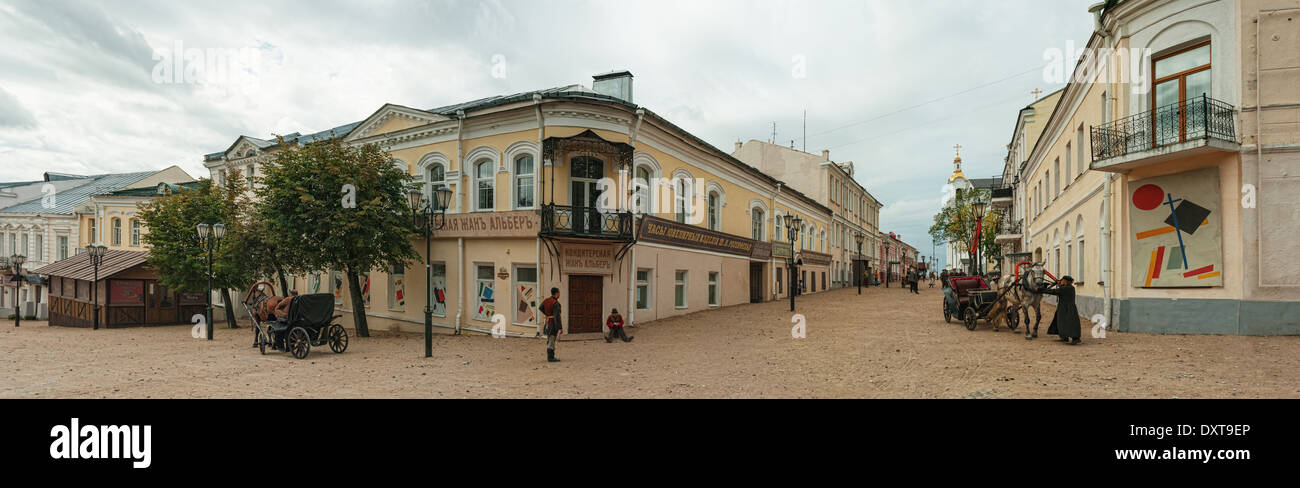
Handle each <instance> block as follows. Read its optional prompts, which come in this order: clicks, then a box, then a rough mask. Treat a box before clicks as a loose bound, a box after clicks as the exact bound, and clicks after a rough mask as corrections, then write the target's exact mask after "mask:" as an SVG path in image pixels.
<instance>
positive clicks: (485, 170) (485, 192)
mask: <svg viewBox="0 0 1300 488" xmlns="http://www.w3.org/2000/svg"><path fill="white" fill-rule="evenodd" d="M474 181H475V188H476V191H477V193H478V198H476V199H475V200H474V203H475V205H474V210H496V199H495V196H494V194H495V190H496V165H495V164H493V163H492V161H491V160H486V159H484V160H480V161H479V162H478V163H477V164H475V165H474Z"/></svg>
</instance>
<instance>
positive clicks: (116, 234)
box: [112, 217, 122, 246]
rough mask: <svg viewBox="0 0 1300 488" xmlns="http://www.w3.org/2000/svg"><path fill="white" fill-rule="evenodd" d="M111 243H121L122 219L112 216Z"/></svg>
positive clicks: (117, 244) (115, 244)
mask: <svg viewBox="0 0 1300 488" xmlns="http://www.w3.org/2000/svg"><path fill="white" fill-rule="evenodd" d="M112 236H113V245H114V246H120V245H122V219H119V218H116V217H114V218H113V234H112Z"/></svg>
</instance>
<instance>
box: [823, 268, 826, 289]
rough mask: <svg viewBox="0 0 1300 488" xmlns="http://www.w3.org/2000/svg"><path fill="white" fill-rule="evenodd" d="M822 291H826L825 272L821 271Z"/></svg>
mask: <svg viewBox="0 0 1300 488" xmlns="http://www.w3.org/2000/svg"><path fill="white" fill-rule="evenodd" d="M822 289H823V290H825V289H826V272H825V271H822Z"/></svg>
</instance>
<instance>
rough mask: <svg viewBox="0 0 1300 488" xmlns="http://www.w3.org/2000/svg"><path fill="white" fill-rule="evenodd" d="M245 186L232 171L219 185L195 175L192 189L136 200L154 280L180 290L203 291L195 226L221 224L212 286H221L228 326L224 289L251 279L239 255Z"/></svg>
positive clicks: (229, 306)
mask: <svg viewBox="0 0 1300 488" xmlns="http://www.w3.org/2000/svg"><path fill="white" fill-rule="evenodd" d="M246 191H247V187H246V186H245V184H244V179H243V177H242V176H241V175H240V174H239V172H238V171H233V172H231V174H230V175H229V177H228V178H227V184H226V185H225V186H224V187H218V186H216V185H213V184H212V181H211V180H206V179H205V180H200V181H199V183H198V185H197V186H195V187H193V188H185V189H182V190H180V191H176V192H173V193H171V194H169V195H166V196H162V197H159V198H156V199H153V200H151V201H148V202H142V203H141V204H140V205H139V207H138V208H139V210H140V220H141V222H142V223H143V224H144V225H145V226H146V227H147V228H148V229H149V232H148V233H147V234H145V235H144V236H143V240H144V242H145V244H146V245H148V246H149V265H150V266H153V268H154V269H155V270H157V271H158V281H159V282H160V283H161V284H163V285H165V286H167V287H169V288H171V289H173V290H176V291H178V292H182V293H207V292H208V277H207V253H206V251H205V250H204V249H203V248H202V247H201V246H200V245H199V241H198V238H197V235H196V230H195V227H196V226H197V225H198V224H200V223H208V224H216V223H224V224H225V225H226V235H225V239H224V240H223V241H222V245H221V249H220V250H218V251H217V252H215V253H213V256H212V286H213V287H214V288H216V289H218V290H221V297H222V301H223V302H225V310H226V321H227V324H229V327H230V328H232V329H234V328H238V323H237V322H236V319H235V305H234V302H233V301H231V299H230V291H229V290H230V289H231V288H234V289H243V288H244V287H246V286H248V285H249V284H251V283H252V281H253V279H252V277H253V276H256V275H254V274H252V273H251V269H250V261H249V260H248V259H247V258H246V257H244V256H242V255H241V253H240V246H239V245H232V244H235V243H238V242H240V241H241V240H242V239H243V232H244V229H245V225H244V224H245V223H246V219H243V218H241V215H243V214H246V208H247V200H246V197H245V194H246Z"/></svg>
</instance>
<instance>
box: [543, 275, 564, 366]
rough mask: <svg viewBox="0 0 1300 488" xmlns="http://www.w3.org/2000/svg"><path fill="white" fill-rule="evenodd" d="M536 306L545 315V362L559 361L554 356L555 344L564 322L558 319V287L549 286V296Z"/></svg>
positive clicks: (562, 329) (559, 311)
mask: <svg viewBox="0 0 1300 488" xmlns="http://www.w3.org/2000/svg"><path fill="white" fill-rule="evenodd" d="M538 308H539V309H541V311H542V315H545V316H546V326H545V327H544V328H543V330H542V332H543V333H545V334H546V362H549V363H554V362H559V359H557V358H556V357H555V344H556V343H557V342H559V341H560V334H563V333H564V324H562V323H561V321H560V313H561V311H562V309H561V307H560V289H559V288H551V296H549V297H546V300H542V305H541V306H540V307H538Z"/></svg>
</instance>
